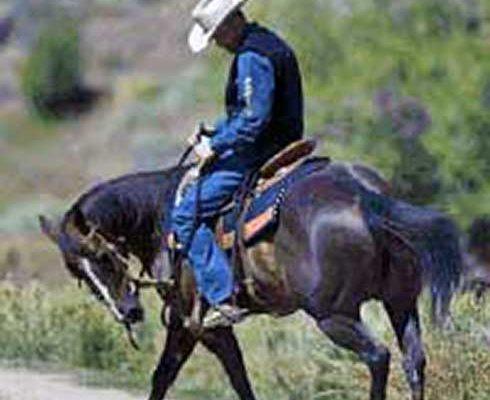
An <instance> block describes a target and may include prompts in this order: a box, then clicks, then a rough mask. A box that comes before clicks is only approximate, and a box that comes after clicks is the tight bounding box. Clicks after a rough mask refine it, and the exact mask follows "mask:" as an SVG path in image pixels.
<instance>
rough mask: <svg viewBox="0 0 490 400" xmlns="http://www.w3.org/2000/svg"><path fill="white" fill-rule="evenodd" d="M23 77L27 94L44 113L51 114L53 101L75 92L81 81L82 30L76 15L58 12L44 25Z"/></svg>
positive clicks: (23, 88) (41, 112) (38, 111)
mask: <svg viewBox="0 0 490 400" xmlns="http://www.w3.org/2000/svg"><path fill="white" fill-rule="evenodd" d="M21 78H22V91H23V94H24V96H25V98H26V99H27V101H28V102H29V104H30V105H31V107H32V108H33V110H34V111H36V112H37V113H39V114H40V115H41V116H47V117H49V116H52V110H51V109H50V105H51V104H52V103H53V102H57V101H62V100H63V99H69V98H70V97H72V96H73V94H74V93H75V92H76V91H77V89H78V88H80V87H81V81H82V59H81V54H80V34H79V28H78V22H77V21H76V20H75V19H73V18H70V17H67V16H57V17H52V18H51V19H50V20H49V22H46V23H45V24H44V25H43V27H42V28H41V29H40V32H39V36H38V38H37V41H36V43H35V45H34V47H33V49H32V52H31V54H30V55H29V57H28V59H27V61H26V64H25V66H24V68H23V71H22V77H21Z"/></svg>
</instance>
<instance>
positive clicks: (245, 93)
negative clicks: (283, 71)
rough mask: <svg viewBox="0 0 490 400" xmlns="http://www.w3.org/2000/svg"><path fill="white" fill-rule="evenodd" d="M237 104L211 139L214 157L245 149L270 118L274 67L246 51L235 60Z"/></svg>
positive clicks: (263, 58) (251, 143)
mask: <svg viewBox="0 0 490 400" xmlns="http://www.w3.org/2000/svg"><path fill="white" fill-rule="evenodd" d="M237 73H238V76H237V85H238V104H237V105H236V112H234V113H233V115H230V116H228V118H227V119H226V120H224V121H222V122H221V123H220V124H219V126H218V129H217V132H216V134H215V135H214V136H213V137H212V140H211V147H212V149H213V150H214V151H215V152H216V153H217V154H218V155H220V154H223V153H224V152H226V151H227V150H230V149H232V150H235V151H243V150H246V149H249V148H250V146H251V145H253V143H254V142H255V139H256V138H257V136H258V135H259V134H260V133H261V132H262V131H263V130H264V129H265V128H266V126H267V124H268V123H269V121H270V118H271V112H272V107H273V102H274V88H275V87H274V86H275V79H274V67H273V65H272V63H271V62H270V61H269V60H268V59H267V58H266V57H263V56H261V55H259V54H257V53H254V52H246V53H243V54H241V55H240V56H239V58H238V70H237Z"/></svg>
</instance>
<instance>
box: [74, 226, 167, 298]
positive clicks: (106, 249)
mask: <svg viewBox="0 0 490 400" xmlns="http://www.w3.org/2000/svg"><path fill="white" fill-rule="evenodd" d="M88 224H89V226H90V231H89V233H88V234H87V235H85V236H82V238H81V240H80V241H81V243H82V244H83V245H85V246H87V248H88V249H89V250H91V251H93V252H94V253H95V254H96V255H97V256H98V257H100V256H102V255H107V256H109V257H110V258H111V260H113V261H114V262H116V263H119V264H120V265H122V266H123V267H124V268H123V269H122V272H123V274H124V275H125V276H126V278H127V279H128V280H129V281H131V282H133V283H134V284H135V285H136V287H137V288H138V289H152V288H154V289H157V290H158V291H159V292H160V291H163V292H164V293H165V292H167V291H168V290H169V289H170V288H171V287H173V285H174V282H173V280H163V281H159V280H156V279H153V278H142V275H143V274H145V273H146V274H148V273H147V272H146V269H145V268H144V266H143V264H142V263H141V261H140V259H139V258H138V257H137V256H135V255H134V254H133V253H128V257H126V256H124V254H122V253H121V252H120V251H119V249H118V248H117V246H116V245H115V244H114V243H112V242H110V241H109V240H107V239H106V238H105V237H104V236H103V235H102V234H101V233H100V232H99V231H98V227H97V226H96V225H94V224H91V223H90V222H88ZM137 270H139V271H140V272H139V274H137V275H138V276H137V275H136V274H134V273H133V272H132V271H137Z"/></svg>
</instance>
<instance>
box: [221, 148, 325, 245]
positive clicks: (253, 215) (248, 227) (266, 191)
mask: <svg viewBox="0 0 490 400" xmlns="http://www.w3.org/2000/svg"><path fill="white" fill-rule="evenodd" d="M315 146H316V144H315V142H314V141H313V140H300V141H297V142H293V143H291V144H290V145H289V146H288V147H286V148H285V149H283V150H282V151H281V152H279V153H278V154H276V155H275V156H274V157H273V158H272V159H270V160H269V161H268V162H267V163H266V164H264V165H263V166H262V167H261V168H260V170H259V171H258V173H257V174H256V175H255V176H254V178H252V179H251V180H248V182H246V183H245V186H244V187H243V188H242V189H241V190H239V194H238V195H237V196H236V197H235V199H234V200H233V201H232V202H231V203H230V204H228V205H227V206H225V207H224V208H223V209H222V211H221V212H220V216H219V217H218V220H217V223H216V228H215V235H216V238H217V241H218V243H219V244H220V246H221V248H223V249H224V250H230V249H232V248H233V246H234V244H235V239H236V237H237V232H238V231H239V232H240V233H241V235H242V236H241V240H242V241H243V244H245V246H246V247H250V246H253V245H254V244H256V243H258V242H259V241H261V240H262V239H263V238H265V237H266V236H268V235H271V234H273V233H274V231H275V229H276V228H277V226H278V222H279V214H280V208H281V205H282V203H283V201H284V197H285V194H286V191H287V189H288V188H289V187H290V186H291V185H292V184H293V183H294V182H296V181H297V180H299V179H301V178H303V177H305V176H307V175H309V174H311V173H313V172H315V171H317V170H318V169H320V168H323V167H324V166H325V158H308V156H310V155H311V153H312V152H313V151H314V150H315Z"/></svg>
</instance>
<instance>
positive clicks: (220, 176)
mask: <svg viewBox="0 0 490 400" xmlns="http://www.w3.org/2000/svg"><path fill="white" fill-rule="evenodd" d="M244 177H245V173H244V172H242V171H241V169H239V168H237V169H233V170H232V169H223V168H219V167H216V168H214V169H213V170H212V171H211V172H209V173H208V174H206V175H204V176H202V177H201V178H199V179H200V183H199V186H200V190H199V191H200V196H199V213H200V215H199V216H197V218H196V217H195V214H196V211H197V209H196V205H197V204H196V193H197V190H198V184H197V182H193V183H192V184H190V185H189V186H188V187H187V188H186V190H185V192H184V194H183V198H182V200H181V202H180V204H179V205H177V206H175V207H174V209H173V211H172V217H171V218H172V221H171V228H172V231H173V232H174V233H175V235H176V236H177V240H178V242H179V243H180V244H182V245H183V247H184V249H185V251H184V253H185V254H184V255H186V256H187V258H188V260H189V262H190V264H191V267H192V268H193V270H194V275H195V278H196V282H197V287H198V290H199V291H200V293H201V294H203V295H204V297H205V298H206V300H207V301H208V302H209V304H211V305H217V304H219V303H221V302H223V301H224V300H226V299H227V298H228V297H230V296H231V295H232V293H233V271H232V269H231V267H230V264H229V261H228V257H227V255H226V254H225V253H224V252H223V250H221V248H220V247H219V245H218V243H217V242H216V239H215V237H214V232H213V230H212V229H211V228H210V227H209V226H208V224H207V223H206V220H205V219H203V218H202V216H203V215H205V216H206V218H208V217H210V216H212V215H215V214H216V213H217V212H218V211H219V210H220V209H221V208H222V207H223V206H224V205H225V204H226V203H227V202H228V201H229V200H231V198H232V196H233V193H235V191H236V190H237V189H238V188H239V186H240V184H241V183H242V182H243V179H244Z"/></svg>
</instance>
